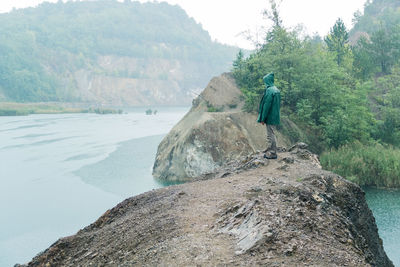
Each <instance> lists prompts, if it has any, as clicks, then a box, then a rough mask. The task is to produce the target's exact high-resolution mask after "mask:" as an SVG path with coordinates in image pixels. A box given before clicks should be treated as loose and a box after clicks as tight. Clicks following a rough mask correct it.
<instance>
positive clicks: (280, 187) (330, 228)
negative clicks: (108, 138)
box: [25, 144, 393, 267]
mask: <svg viewBox="0 0 400 267" xmlns="http://www.w3.org/2000/svg"><path fill="white" fill-rule="evenodd" d="M305 147H306V146H305V145H304V144H299V145H296V146H294V147H292V148H290V149H288V152H280V153H279V158H280V160H267V159H264V158H263V154H262V153H256V154H252V155H248V156H246V157H242V158H240V159H239V160H237V161H232V162H230V163H229V164H227V165H225V166H224V167H222V168H220V169H217V170H216V172H214V173H213V175H205V176H201V177H198V178H196V180H199V181H196V182H192V183H186V184H182V185H178V186H171V187H167V188H163V189H159V190H153V191H151V192H148V193H145V194H142V195H139V196H136V197H133V198H129V199H127V200H125V201H123V202H121V203H120V204H118V205H117V206H116V207H114V208H113V209H111V210H108V211H107V212H105V213H104V215H103V216H101V217H100V218H99V219H98V220H97V221H96V222H94V223H93V224H91V225H90V226H88V227H86V228H84V229H83V230H81V231H79V232H78V233H77V234H76V235H73V236H69V237H65V238H61V239H60V240H58V241H57V242H56V243H54V244H53V245H52V246H51V247H50V248H48V249H47V250H46V251H44V252H42V253H40V254H39V255H37V256H36V257H35V258H34V259H33V260H32V261H31V262H30V263H28V264H26V265H25V266H360V267H361V266H363V267H365V266H388V267H390V266H393V264H392V263H391V261H390V260H389V259H388V258H387V256H386V254H385V252H384V250H383V247H382V241H381V239H380V238H379V236H378V231H377V227H376V224H375V220H374V217H373V216H372V213H371V211H370V210H369V208H368V206H367V204H366V202H365V198H364V193H363V191H362V190H361V189H360V188H359V187H358V186H357V185H355V184H353V183H350V182H348V181H346V180H345V179H343V178H341V177H340V176H338V175H335V174H333V173H330V172H326V171H323V170H321V166H320V164H319V162H318V159H317V157H316V156H315V155H313V154H312V153H311V152H310V151H308V150H307V149H305ZM221 177H222V178H221ZM210 178H211V179H210Z"/></svg>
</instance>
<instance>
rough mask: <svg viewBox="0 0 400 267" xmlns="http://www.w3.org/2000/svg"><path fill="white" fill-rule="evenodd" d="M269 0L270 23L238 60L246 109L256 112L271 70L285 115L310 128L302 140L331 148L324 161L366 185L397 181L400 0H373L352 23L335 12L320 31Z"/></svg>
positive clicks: (319, 148) (396, 184)
mask: <svg viewBox="0 0 400 267" xmlns="http://www.w3.org/2000/svg"><path fill="white" fill-rule="evenodd" d="M270 2H271V9H270V11H267V12H266V14H267V15H268V17H269V18H270V19H271V20H272V22H273V26H272V27H271V28H270V29H269V31H268V32H267V34H266V36H265V40H264V42H263V43H262V44H259V47H258V49H257V50H256V52H255V53H253V54H251V55H250V56H249V57H248V58H245V57H244V56H243V53H239V54H238V55H237V58H236V60H235V61H234V63H233V73H234V77H235V78H236V81H237V83H238V85H239V86H240V88H241V90H242V92H243V93H244V95H245V101H246V103H245V110H246V111H248V112H257V109H258V103H259V101H260V99H261V97H262V94H263V92H264V90H265V89H264V85H263V81H262V77H263V76H264V75H265V74H267V73H269V72H271V71H274V72H275V79H276V85H277V87H278V88H279V89H280V90H281V95H282V104H283V105H282V112H283V113H284V116H287V117H289V118H290V119H291V120H292V121H295V122H296V123H297V124H298V125H299V126H300V127H301V128H302V129H303V131H304V132H306V133H307V136H309V137H308V138H307V139H308V140H302V141H309V140H311V141H312V142H311V143H310V145H311V148H312V150H314V152H317V153H323V152H326V151H330V152H326V154H324V157H325V162H324V166H325V167H326V168H327V169H330V170H333V171H337V172H338V173H340V174H343V175H345V176H347V177H351V179H353V180H354V181H356V182H358V183H360V184H363V185H374V184H375V185H377V186H386V187H399V186H400V182H399V181H400V178H399V173H398V165H396V166H397V167H396V166H394V165H393V164H392V163H393V160H394V159H398V160H399V159H400V158H399V153H398V149H399V148H400V63H399V62H400V27H399V26H398V25H399V23H397V22H399V21H400V12H399V11H398V10H399V8H400V3H399V2H398V1H393V0H375V1H369V2H367V3H366V5H365V10H364V15H361V14H358V13H357V14H356V16H355V19H354V22H355V25H354V28H353V29H352V30H351V31H348V30H347V29H346V27H345V25H344V23H343V21H342V20H341V19H338V20H337V21H336V23H335V24H334V25H333V26H332V28H331V30H330V32H329V34H328V35H327V36H325V37H324V38H321V37H319V36H306V37H304V33H303V32H302V31H301V29H292V30H289V29H286V28H285V27H283V24H282V20H281V18H280V17H279V10H278V9H277V5H276V4H275V2H274V1H270ZM371 22H372V24H371ZM393 22H396V23H393ZM361 30H362V31H361ZM371 143H381V144H382V145H374V146H371V145H369V144H371ZM388 145H390V147H389V146H388ZM352 149H354V151H352ZM363 149H364V150H365V154H364V153H362V151H363ZM353 152H354V153H353ZM357 153H358V154H357ZM374 157H376V158H377V160H376V161H372V158H374ZM344 158H345V160H344ZM344 161H345V163H346V164H344V163H343V162H344ZM360 162H362V164H364V165H363V166H364V167H363V168H362V170H360V164H361V163H360ZM374 168H375V169H374ZM396 168H397V169H396ZM369 169H371V170H372V171H371V172H370V174H369V175H368V174H367V173H368V170H369ZM344 170H346V172H345V171H344ZM363 175H365V177H362V176H363ZM396 175H397V176H396ZM355 177H356V178H355ZM396 177H397V178H396Z"/></svg>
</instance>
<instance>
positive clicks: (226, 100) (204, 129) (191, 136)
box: [153, 73, 290, 181]
mask: <svg viewBox="0 0 400 267" xmlns="http://www.w3.org/2000/svg"><path fill="white" fill-rule="evenodd" d="M242 107H243V100H242V93H241V91H240V90H239V88H238V87H237V85H236V83H235V80H234V78H233V77H232V75H231V74H229V73H225V74H222V75H221V76H219V77H216V78H213V79H212V80H211V81H210V83H209V84H208V86H207V87H206V89H204V91H203V92H202V93H201V94H200V95H199V97H198V98H197V99H195V100H194V101H193V107H192V109H191V110H190V111H189V112H188V113H187V114H186V115H185V117H184V118H183V119H182V120H181V121H180V122H179V123H178V124H177V125H176V126H175V127H174V128H173V129H172V130H171V131H170V132H169V134H168V135H167V136H166V137H165V138H164V139H163V141H162V142H161V143H160V145H159V147H158V151H157V156H156V160H155V163H154V167H153V175H154V177H155V178H157V179H160V180H168V181H176V180H181V181H187V180H193V178H194V177H197V176H199V175H203V174H207V173H212V172H214V171H215V170H216V169H218V168H219V167H221V166H222V165H224V164H225V163H226V162H228V161H231V160H236V159H238V158H240V157H242V156H246V155H248V154H251V153H254V152H256V151H257V150H263V149H265V148H266V130H265V126H262V125H261V124H258V123H257V122H256V120H257V117H256V114H249V113H246V112H243V111H242ZM210 110H218V111H220V112H209V111H210ZM286 124H288V123H286ZM276 134H277V140H278V145H280V146H285V145H286V146H287V145H288V144H289V143H290V142H289V140H288V138H287V137H285V136H283V135H282V134H281V133H280V132H279V131H277V133H276Z"/></svg>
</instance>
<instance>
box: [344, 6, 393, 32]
mask: <svg viewBox="0 0 400 267" xmlns="http://www.w3.org/2000/svg"><path fill="white" fill-rule="evenodd" d="M399 8H400V2H399V1H397V0H374V1H367V2H366V3H365V5H364V12H363V14H362V13H361V12H356V13H355V14H354V19H353V22H354V26H353V28H352V29H351V31H350V35H351V37H353V38H354V37H355V38H358V36H359V33H360V32H365V33H368V34H371V33H373V32H375V31H378V30H380V29H382V28H384V29H387V28H393V27H397V25H399V23H400V9H399Z"/></svg>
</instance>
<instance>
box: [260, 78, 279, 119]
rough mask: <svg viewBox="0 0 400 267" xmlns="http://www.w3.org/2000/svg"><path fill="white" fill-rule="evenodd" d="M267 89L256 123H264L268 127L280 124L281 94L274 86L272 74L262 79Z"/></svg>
mask: <svg viewBox="0 0 400 267" xmlns="http://www.w3.org/2000/svg"><path fill="white" fill-rule="evenodd" d="M263 80H264V83H265V85H266V86H267V88H266V89H265V93H264V95H263V97H262V99H261V102H260V106H259V108H258V119H257V122H265V123H266V124H268V125H278V124H280V122H281V120H280V107H281V93H280V91H279V90H278V88H276V87H275V85H274V73H273V72H271V73H269V74H267V75H265V76H264V78H263Z"/></svg>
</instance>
